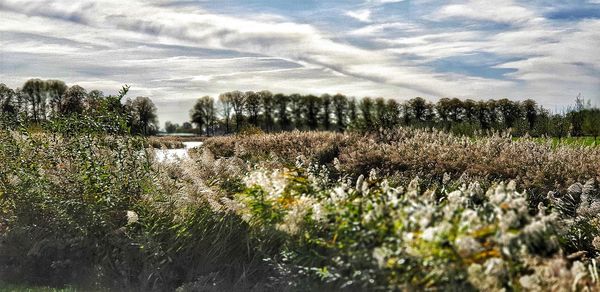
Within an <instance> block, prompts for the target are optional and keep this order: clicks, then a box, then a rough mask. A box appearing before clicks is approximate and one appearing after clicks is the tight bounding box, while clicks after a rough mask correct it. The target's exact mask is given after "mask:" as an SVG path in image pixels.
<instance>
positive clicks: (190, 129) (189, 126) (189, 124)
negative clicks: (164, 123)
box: [181, 122, 194, 133]
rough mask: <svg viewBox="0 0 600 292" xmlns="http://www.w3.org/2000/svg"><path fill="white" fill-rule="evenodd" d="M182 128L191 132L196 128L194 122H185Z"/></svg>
mask: <svg viewBox="0 0 600 292" xmlns="http://www.w3.org/2000/svg"><path fill="white" fill-rule="evenodd" d="M181 129H182V130H183V131H184V132H186V133H189V132H191V131H192V130H193V129H194V126H193V125H192V123H190V122H184V123H183V124H182V125H181Z"/></svg>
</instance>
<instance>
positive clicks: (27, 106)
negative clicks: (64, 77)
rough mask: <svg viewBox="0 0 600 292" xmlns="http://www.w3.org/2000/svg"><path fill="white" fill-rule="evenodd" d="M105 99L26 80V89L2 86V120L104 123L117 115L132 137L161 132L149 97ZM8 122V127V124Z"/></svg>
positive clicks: (75, 87)
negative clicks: (70, 119) (88, 119)
mask: <svg viewBox="0 0 600 292" xmlns="http://www.w3.org/2000/svg"><path fill="white" fill-rule="evenodd" d="M128 89H129V88H128V87H124V88H123V90H122V91H121V92H120V94H119V95H118V96H105V95H104V93H103V92H102V91H99V90H90V91H89V92H88V91H86V90H85V89H84V88H83V87H81V86H79V85H73V86H71V87H68V86H67V85H66V84H65V83H64V82H63V81H60V80H41V79H30V80H27V81H26V82H25V83H24V84H23V86H21V87H20V88H16V89H11V88H9V87H8V86H6V85H5V84H2V83H0V118H2V120H3V121H4V122H5V123H4V124H10V122H11V121H17V120H20V121H25V122H29V123H34V124H43V123H45V122H47V121H50V120H54V119H58V118H65V117H95V118H97V119H100V120H101V119H103V118H108V117H112V118H115V115H117V116H119V117H123V118H124V120H125V123H126V124H127V128H128V129H129V130H130V131H131V133H133V134H142V135H151V134H155V133H156V132H158V130H159V126H158V117H157V114H156V110H157V109H156V106H155V105H154V103H153V102H152V100H151V99H150V98H148V97H144V96H138V97H136V98H134V99H129V98H127V99H126V100H123V97H124V96H125V94H126V93H127V91H128ZM6 122H8V123H6Z"/></svg>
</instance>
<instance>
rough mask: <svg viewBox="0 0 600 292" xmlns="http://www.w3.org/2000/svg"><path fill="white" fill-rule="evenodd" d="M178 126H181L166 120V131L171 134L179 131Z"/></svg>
mask: <svg viewBox="0 0 600 292" xmlns="http://www.w3.org/2000/svg"><path fill="white" fill-rule="evenodd" d="M177 128H179V125H178V124H173V123H171V121H166V122H165V131H166V132H167V133H169V134H172V133H175V132H176V131H177Z"/></svg>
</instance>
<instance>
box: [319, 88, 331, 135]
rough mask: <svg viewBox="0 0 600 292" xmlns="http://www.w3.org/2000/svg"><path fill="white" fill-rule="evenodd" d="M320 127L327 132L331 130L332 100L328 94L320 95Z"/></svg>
mask: <svg viewBox="0 0 600 292" xmlns="http://www.w3.org/2000/svg"><path fill="white" fill-rule="evenodd" d="M320 99H321V125H323V129H324V130H326V131H328V130H330V129H331V112H332V98H331V95H329V94H323V95H321V98H320Z"/></svg>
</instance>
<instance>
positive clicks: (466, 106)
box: [462, 99, 479, 125]
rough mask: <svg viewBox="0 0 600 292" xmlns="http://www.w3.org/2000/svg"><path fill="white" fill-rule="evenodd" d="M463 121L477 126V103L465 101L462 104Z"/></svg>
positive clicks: (469, 100)
mask: <svg viewBox="0 0 600 292" xmlns="http://www.w3.org/2000/svg"><path fill="white" fill-rule="evenodd" d="M462 108H463V112H462V113H463V120H464V121H466V122H467V123H469V124H472V125H473V124H479V123H478V120H477V102H476V101H474V100H472V99H467V100H465V101H463V102H462Z"/></svg>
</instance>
